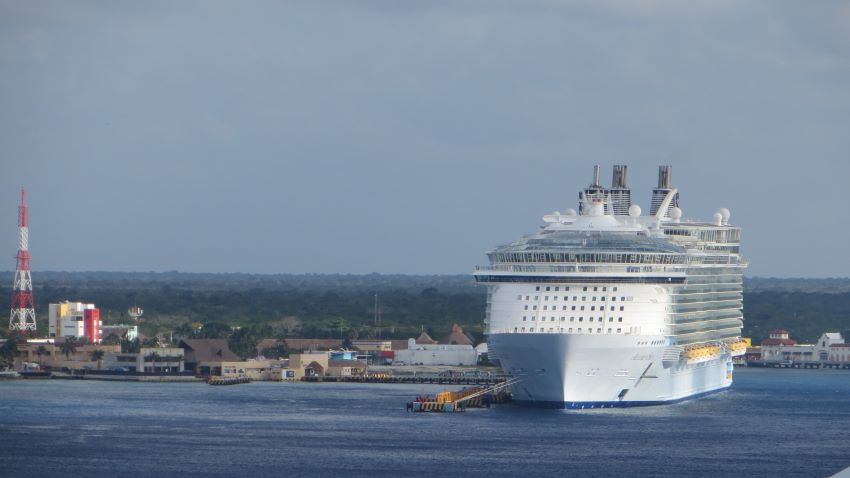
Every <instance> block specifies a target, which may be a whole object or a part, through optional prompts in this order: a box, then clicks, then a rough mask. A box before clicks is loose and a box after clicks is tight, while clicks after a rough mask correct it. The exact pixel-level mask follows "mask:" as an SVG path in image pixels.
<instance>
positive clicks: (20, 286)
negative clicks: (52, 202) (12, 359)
mask: <svg viewBox="0 0 850 478" xmlns="http://www.w3.org/2000/svg"><path fill="white" fill-rule="evenodd" d="M25 194H26V191H25V190H24V188H21V205H20V206H19V207H18V256H17V257H18V265H17V267H16V268H15V283H14V285H12V316H11V318H10V319H9V329H10V330H21V331H28V330H32V331H35V302H34V301H33V298H32V276H30V251H29V214H28V213H27V204H26V202H25V201H24V195H25Z"/></svg>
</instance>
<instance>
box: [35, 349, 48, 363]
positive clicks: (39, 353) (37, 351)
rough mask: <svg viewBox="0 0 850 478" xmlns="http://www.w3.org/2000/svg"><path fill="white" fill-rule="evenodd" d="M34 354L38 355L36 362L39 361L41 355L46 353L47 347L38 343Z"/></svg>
mask: <svg viewBox="0 0 850 478" xmlns="http://www.w3.org/2000/svg"><path fill="white" fill-rule="evenodd" d="M35 354H36V355H37V356H38V363H39V364H40V363H41V356H42V355H46V354H47V347H45V346H44V345H39V346H38V348H37V349H35Z"/></svg>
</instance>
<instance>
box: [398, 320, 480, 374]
mask: <svg viewBox="0 0 850 478" xmlns="http://www.w3.org/2000/svg"><path fill="white" fill-rule="evenodd" d="M477 363H478V352H477V351H476V350H475V348H474V347H473V346H472V340H471V339H470V338H469V337H468V336H467V335H466V334H465V333H464V332H463V329H462V328H460V326H459V325H457V324H455V325H454V326H452V330H451V332H449V334H448V335H447V336H446V337H445V338H444V339H443V340H441V341H440V342H436V341H435V340H434V339H432V338H431V337H430V336H429V335H428V334H427V333H425V332H422V334H421V335H419V338H416V339H413V338H411V339H409V340H408V341H407V349H404V350H396V352H395V358H394V360H393V364H394V365H461V366H462V365H476V364H477Z"/></svg>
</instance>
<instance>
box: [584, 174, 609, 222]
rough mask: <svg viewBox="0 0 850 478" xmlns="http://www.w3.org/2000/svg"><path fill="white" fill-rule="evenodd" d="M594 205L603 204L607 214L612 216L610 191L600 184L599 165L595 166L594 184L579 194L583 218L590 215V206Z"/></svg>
mask: <svg viewBox="0 0 850 478" xmlns="http://www.w3.org/2000/svg"><path fill="white" fill-rule="evenodd" d="M593 203H603V204H604V208H605V209H604V211H605V214H610V213H611V212H610V208H609V204H608V191H606V190H605V189H603V188H602V185H601V184H599V165H598V164H597V165H595V166H593V184H591V185H590V186H588V187H587V188H585V190H584V191H582V192H580V193H578V213H579V214H581V215H582V216H585V215H588V214H590V209H589V208H590V206H591V205H592V204H593Z"/></svg>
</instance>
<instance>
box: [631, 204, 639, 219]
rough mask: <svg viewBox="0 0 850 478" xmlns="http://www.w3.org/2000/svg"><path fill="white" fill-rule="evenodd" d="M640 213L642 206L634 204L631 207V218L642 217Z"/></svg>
mask: <svg viewBox="0 0 850 478" xmlns="http://www.w3.org/2000/svg"><path fill="white" fill-rule="evenodd" d="M640 212H641V211H640V206H638V205H637V204H632V205H631V206H629V216H631V217H638V216H640Z"/></svg>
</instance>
